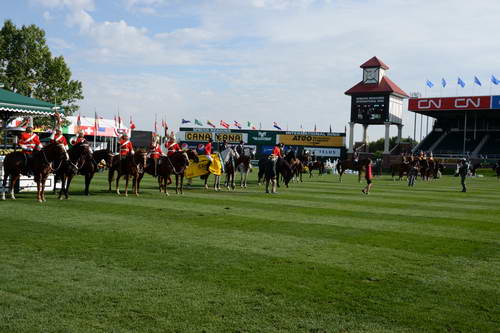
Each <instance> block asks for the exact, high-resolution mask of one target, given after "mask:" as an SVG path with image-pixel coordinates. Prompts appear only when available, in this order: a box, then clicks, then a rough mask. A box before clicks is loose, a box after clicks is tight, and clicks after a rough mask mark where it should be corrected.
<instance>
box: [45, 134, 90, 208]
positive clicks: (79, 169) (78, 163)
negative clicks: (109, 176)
mask: <svg viewBox="0 0 500 333" xmlns="http://www.w3.org/2000/svg"><path fill="white" fill-rule="evenodd" d="M68 156H69V159H68V160H66V161H65V162H64V163H63V164H62V165H61V167H60V168H59V169H58V170H57V171H56V172H55V176H54V192H55V190H56V183H57V181H58V180H61V190H60V191H59V199H62V195H63V194H64V197H65V198H66V199H68V191H69V187H70V185H71V181H72V180H73V177H74V176H76V175H77V174H80V175H84V176H85V195H89V186H90V181H91V180H92V178H93V177H94V173H95V172H96V169H97V168H96V165H95V163H94V160H93V157H92V151H91V149H90V147H89V145H88V143H86V142H80V143H78V144H76V145H74V146H73V147H71V148H70V149H68Z"/></svg>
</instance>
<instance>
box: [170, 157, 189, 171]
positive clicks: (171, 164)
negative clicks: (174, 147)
mask: <svg viewBox="0 0 500 333" xmlns="http://www.w3.org/2000/svg"><path fill="white" fill-rule="evenodd" d="M167 160H168V163H170V166H171V167H172V171H173V172H174V174H176V175H180V174H181V173H182V172H184V170H185V169H186V167H185V166H184V167H183V168H182V169H181V170H180V171H179V172H177V171H176V170H175V166H174V164H173V163H172V161H171V160H170V156H168V155H167Z"/></svg>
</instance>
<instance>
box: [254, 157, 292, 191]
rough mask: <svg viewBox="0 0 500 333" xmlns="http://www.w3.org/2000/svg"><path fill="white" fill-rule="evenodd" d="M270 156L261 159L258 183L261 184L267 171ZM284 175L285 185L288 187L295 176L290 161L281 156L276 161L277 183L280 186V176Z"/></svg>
mask: <svg viewBox="0 0 500 333" xmlns="http://www.w3.org/2000/svg"><path fill="white" fill-rule="evenodd" d="M268 161H269V158H268V157H263V158H261V159H260V160H259V174H258V183H259V184H261V182H262V179H263V177H264V175H265V173H266V168H267V167H268ZM280 175H281V176H282V177H283V181H284V182H285V186H286V187H288V183H290V180H291V179H292V178H293V171H292V167H291V166H290V163H288V162H287V161H286V160H285V159H284V158H282V157H279V158H278V159H277V161H276V183H277V186H278V187H279V186H280V185H279V178H280V177H279V176H280Z"/></svg>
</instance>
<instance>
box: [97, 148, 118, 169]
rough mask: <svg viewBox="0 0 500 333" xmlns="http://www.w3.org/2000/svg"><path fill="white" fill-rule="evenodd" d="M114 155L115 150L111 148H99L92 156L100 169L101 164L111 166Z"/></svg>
mask: <svg viewBox="0 0 500 333" xmlns="http://www.w3.org/2000/svg"><path fill="white" fill-rule="evenodd" d="M113 156H114V154H113V152H112V151H111V150H109V149H99V150H96V151H94V152H93V153H92V157H93V158H94V162H95V164H96V165H97V166H98V169H99V168H100V165H102V166H103V167H107V168H109V167H110V166H111V163H112V160H113Z"/></svg>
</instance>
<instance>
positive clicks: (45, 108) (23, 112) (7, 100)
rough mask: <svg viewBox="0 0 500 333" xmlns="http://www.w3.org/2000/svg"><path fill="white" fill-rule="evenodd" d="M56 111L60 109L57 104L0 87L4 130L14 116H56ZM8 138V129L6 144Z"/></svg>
mask: <svg viewBox="0 0 500 333" xmlns="http://www.w3.org/2000/svg"><path fill="white" fill-rule="evenodd" d="M56 111H59V108H58V107H57V106H56V105H55V104H52V103H48V102H44V101H41V100H38V99H35V98H31V97H27V96H23V95H21V94H17V93H14V92H12V91H9V90H5V89H1V88H0V119H1V120H2V124H3V125H2V126H3V128H2V129H4V130H5V129H6V128H7V124H8V123H9V122H10V121H12V120H13V119H14V118H17V117H26V116H29V117H47V116H54V114H55V112H56ZM62 111H63V110H62V109H61V110H60V111H59V112H60V113H63V112H62ZM6 138H7V131H4V145H5V144H6Z"/></svg>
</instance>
